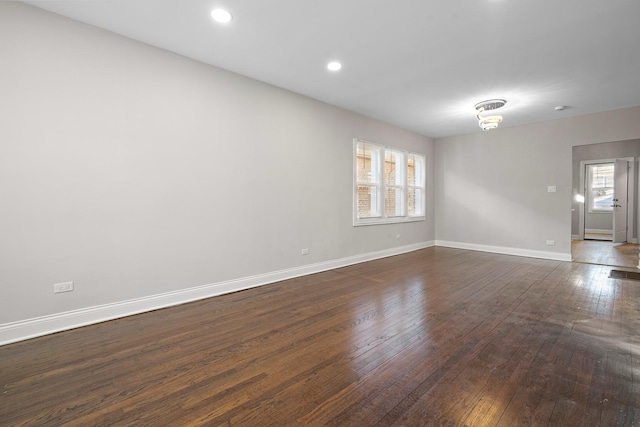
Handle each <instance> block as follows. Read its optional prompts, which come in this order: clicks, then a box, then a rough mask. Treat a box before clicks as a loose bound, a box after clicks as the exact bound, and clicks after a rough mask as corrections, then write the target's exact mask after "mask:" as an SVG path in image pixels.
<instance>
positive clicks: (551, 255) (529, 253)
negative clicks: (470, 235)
mask: <svg viewBox="0 0 640 427" xmlns="http://www.w3.org/2000/svg"><path fill="white" fill-rule="evenodd" d="M436 246H444V247H446V248H455V249H467V250H470V251H480V252H491V253H495V254H503V255H515V256H522V257H528V258H542V259H551V260H554V261H568V262H571V259H572V258H571V253H564V252H547V251H536V250H532V249H521V248H507V247H503V246H489V245H478V244H475V243H463V242H449V241H446V240H436Z"/></svg>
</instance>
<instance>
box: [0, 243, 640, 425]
mask: <svg viewBox="0 0 640 427" xmlns="http://www.w3.org/2000/svg"><path fill="white" fill-rule="evenodd" d="M608 272H609V268H607V267H603V266H599V265H595V264H581V263H565V262H557V261H549V260H538V259H531V258H521V257H514V256H504V255H496V254H488V253H481V252H472V251H464V250H457V249H450V248H438V247H434V248H428V249H424V250H420V251H415V252H411V253H408V254H404V255H400V256H395V257H389V258H384V259H380V260H376V261H372V262H368V263H362V264H356V265H353V266H349V267H344V268H340V269H336V270H333V271H329V272H324V273H319V274H314V275H310V276H305V277H301V278H297V279H291V280H287V281H283V282H279V283H276V284H272V285H268V286H263V287H260V288H256V289H250V290H246V291H242V292H237V293H234V294H228V295H223V296H219V297H215V298H210V299H207V300H203V301H198V302H194V303H190V304H185V305H182V306H177V307H172V308H168V309H164V310H158V311H155V312H151V313H145V314H141V315H137V316H131V317H128V318H124V319H118V320H114V321H110V322H105V323H102V324H98V325H93V326H88V327H84V328H79V329H76V330H73V331H66V332H62V333H58V334H54V335H50V336H47V337H40V338H36V339H33V340H29V341H25V342H21V343H15V344H11V345H6V346H3V347H0V425H2V426H5V425H7V426H13V425H21V426H22V425H24V426H41V425H52V426H57V425H65V426H79V425H119V426H127V425H158V424H159V423H160V424H164V425H182V426H199V425H242V426H269V425H274V426H282V425H287V426H296V425H340V426H366V425H379V426H385V427H386V426H391V425H402V426H414V425H415V426H425V425H464V424H466V425H473V426H502V425H594V426H600V425H601V426H608V425H640V380H639V379H638V377H639V376H638V375H637V372H640V335H639V333H638V331H639V330H640V286H639V285H638V283H637V282H634V281H629V280H614V279H609V278H608V277H607V276H608Z"/></svg>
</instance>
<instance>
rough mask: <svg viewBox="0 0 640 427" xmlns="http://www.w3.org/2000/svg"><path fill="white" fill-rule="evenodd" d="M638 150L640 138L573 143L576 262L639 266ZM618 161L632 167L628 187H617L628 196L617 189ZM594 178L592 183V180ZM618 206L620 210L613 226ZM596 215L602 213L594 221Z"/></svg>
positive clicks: (572, 228) (573, 234)
mask: <svg viewBox="0 0 640 427" xmlns="http://www.w3.org/2000/svg"><path fill="white" fill-rule="evenodd" d="M639 155H640V139H635V140H628V141H616V142H607V143H600V144H589V145H579V146H574V147H573V159H572V164H573V200H572V217H571V218H572V219H571V224H572V225H571V238H572V245H571V246H572V247H571V252H572V257H573V260H574V261H576V262H587V263H595V264H604V265H613V266H621V267H629V268H633V269H635V268H636V267H637V266H638V253H639V251H640V246H638V245H637V243H638V237H639V236H638V224H639V223H640V212H639V210H638V206H637V203H638V191H639V189H640V186H639V185H638V173H637V172H636V171H637V170H640V169H638V163H637V160H636V159H637V157H638V156H639ZM616 161H618V163H619V165H623V166H618V168H617V169H618V171H620V170H622V171H626V172H628V174H627V177H625V178H624V181H625V183H626V184H627V186H628V188H627V189H626V190H624V188H622V189H618V192H617V193H618V195H619V194H620V193H621V192H623V193H625V195H626V198H625V197H616V196H615V195H614V194H613V193H614V191H613V190H614V189H615V187H617V185H616V183H615V178H616V177H615V174H612V173H611V169H613V171H614V172H615V170H616V166H615V164H614V163H616ZM607 163H608V165H606V164H607ZM587 165H589V168H590V169H591V170H589V169H588V168H587ZM595 165H602V167H600V166H598V167H595ZM612 166H613V167H612ZM607 168H608V169H609V170H607ZM590 174H591V175H592V176H591V177H590ZM590 179H591V182H592V185H589V181H590ZM589 191H591V193H589ZM614 199H619V200H614ZM620 199H622V200H620ZM618 202H620V203H618ZM625 202H626V203H625ZM625 204H626V205H625ZM616 211H617V212H618V215H617V216H616V218H615V221H616V225H615V226H614V224H613V221H614V212H616ZM621 214H622V217H621ZM625 216H626V218H625ZM593 218H598V220H599V222H598V221H595V222H594V221H592V220H593ZM616 231H617V233H616ZM616 234H617V238H616ZM614 239H615V241H616V242H617V243H614Z"/></svg>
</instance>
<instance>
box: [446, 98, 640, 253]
mask: <svg viewBox="0 0 640 427" xmlns="http://www.w3.org/2000/svg"><path fill="white" fill-rule="evenodd" d="M549 108H553V106H552V105H550V107H549ZM505 124H508V115H506V114H505ZM639 137H640V107H634V108H628V109H623V110H617V111H610V112H605V113H600V114H592V115H585V116H579V117H575V118H567V119H559V120H554V121H548V122H542V123H535V124H531V125H527V126H518V127H513V128H509V127H502V128H499V129H497V130H495V131H490V132H478V133H474V134H469V135H461V136H455V137H450V138H442V139H438V140H436V147H435V152H436V240H437V241H448V242H464V243H470V244H480V245H486V246H496V247H507V248H518V249H525V250H534V251H549V252H558V253H564V254H570V253H571V233H572V231H571V230H572V225H571V224H572V221H571V217H572V215H571V208H572V147H573V146H577V145H585V144H594V143H600V142H608V141H621V140H627V139H636V138H639ZM549 185H555V186H557V192H556V193H548V192H547V186H549ZM546 240H555V242H556V245H555V246H546V244H545V242H546Z"/></svg>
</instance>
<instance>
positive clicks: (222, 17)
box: [211, 9, 233, 24]
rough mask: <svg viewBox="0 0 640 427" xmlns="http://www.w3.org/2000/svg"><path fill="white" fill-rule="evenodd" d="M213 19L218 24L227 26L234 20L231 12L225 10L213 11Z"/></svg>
mask: <svg viewBox="0 0 640 427" xmlns="http://www.w3.org/2000/svg"><path fill="white" fill-rule="evenodd" d="M211 18H213V20H214V21H216V22H219V23H221V24H226V23H229V22H231V20H232V19H233V15H231V12H229V11H228V10H225V9H213V10H212V11H211Z"/></svg>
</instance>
